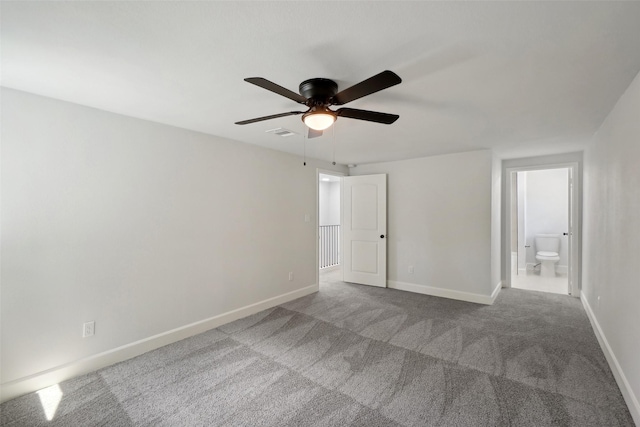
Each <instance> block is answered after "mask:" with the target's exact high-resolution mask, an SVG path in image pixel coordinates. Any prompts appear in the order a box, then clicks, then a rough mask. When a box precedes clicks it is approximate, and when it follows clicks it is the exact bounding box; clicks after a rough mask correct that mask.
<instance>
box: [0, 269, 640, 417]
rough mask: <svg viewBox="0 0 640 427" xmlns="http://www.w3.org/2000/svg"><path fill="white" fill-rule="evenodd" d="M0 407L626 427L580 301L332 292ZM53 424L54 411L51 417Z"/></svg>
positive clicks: (506, 293)
mask: <svg viewBox="0 0 640 427" xmlns="http://www.w3.org/2000/svg"><path fill="white" fill-rule="evenodd" d="M324 277H325V280H324V283H323V284H322V286H321V291H320V292H319V293H317V294H313V295H309V296H307V297H304V298H300V299H298V300H295V301H292V302H290V303H287V304H283V305H281V306H279V307H276V308H273V309H269V310H265V311H263V312H260V313H258V314H256V315H253V316H251V317H248V318H245V319H241V320H238V321H236V322H233V323H230V324H227V325H224V326H222V327H220V328H218V329H214V330H211V331H208V332H205V333H203V334H200V335H197V336H195V337H192V338H189V339H186V340H183V341H180V342H177V343H174V344H171V345H169V346H166V347H163V348H160V349H158V350H155V351H152V352H150V353H146V354H144V355H142V356H139V357H137V358H134V359H131V360H128V361H125V362H122V363H119V364H116V365H113V366H110V367H107V368H105V369H102V370H100V371H97V372H94V373H92V374H88V375H85V376H82V377H79V378H75V379H73V380H70V381H66V382H63V383H61V384H60V385H59V387H60V389H61V391H62V393H63V395H62V400H61V401H60V403H59V406H58V407H57V410H56V411H55V415H54V416H53V419H52V420H51V421H47V419H46V417H45V411H44V410H43V407H42V404H41V401H40V398H39V396H38V395H37V394H36V393H33V394H29V395H26V396H23V397H21V398H18V399H14V400H12V401H9V402H6V403H4V404H3V405H1V406H0V410H1V418H0V420H1V422H0V423H1V425H3V426H41V425H42V426H45V425H46V426H54V425H55V426H95V425H105V426H144V425H153V426H347V425H352V426H368V427H369V426H547V425H560V426H632V425H633V421H632V419H631V416H630V414H629V411H628V410H627V407H626V406H625V403H624V401H623V398H622V396H621V394H620V391H619V389H618V387H617V385H616V383H615V380H614V378H613V376H612V374H611V372H610V370H609V367H608V365H607V362H606V360H605V358H604V355H603V353H602V351H601V350H600V347H599V346H598V342H597V341H596V338H595V336H594V334H593V331H592V329H591V326H590V324H589V320H588V319H587V316H586V314H585V312H584V310H583V308H582V305H581V304H580V301H579V300H577V299H574V298H572V297H569V296H562V295H554V294H545V293H540V292H532V291H524V290H518V289H503V290H502V292H501V293H500V295H499V296H498V299H497V301H496V303H495V304H494V305H493V306H483V305H478V304H471V303H466V302H460V301H453V300H447V299H442V298H435V297H429V296H426V295H418V294H412V293H408V292H402V291H397V290H392V289H381V288H371V287H367V286H359V285H351V284H345V283H342V282H339V281H337V275H336V274H335V273H334V274H329V275H325V276H324ZM49 412H50V416H51V409H49Z"/></svg>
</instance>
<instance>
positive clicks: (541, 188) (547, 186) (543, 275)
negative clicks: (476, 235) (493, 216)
mask: <svg viewBox="0 0 640 427" xmlns="http://www.w3.org/2000/svg"><path fill="white" fill-rule="evenodd" d="M573 174H574V168H573V167H572V166H565V167H562V166H558V167H552V168H547V169H535V168H531V169H528V170H511V171H510V172H509V175H508V177H509V193H508V194H509V196H510V197H509V209H510V212H509V213H510V215H509V217H510V228H509V231H510V240H509V241H510V253H511V263H510V267H511V268H510V272H511V277H510V283H511V287H513V288H520V289H528V290H535V291H541V292H552V293H557V294H564V295H574V294H575V295H577V287H575V288H574V283H573V281H574V278H573V277H572V276H573V268H572V263H574V262H575V255H576V254H575V250H574V249H575V248H576V246H577V245H576V241H575V236H574V233H573V225H574V224H575V222H576V221H575V213H576V212H575V211H576V208H575V205H574V203H575V201H574V200H573V198H574V188H573Z"/></svg>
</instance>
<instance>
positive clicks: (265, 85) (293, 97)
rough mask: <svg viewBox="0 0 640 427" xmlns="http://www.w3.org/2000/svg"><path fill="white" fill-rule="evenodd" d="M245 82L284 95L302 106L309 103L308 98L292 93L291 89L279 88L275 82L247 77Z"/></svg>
mask: <svg viewBox="0 0 640 427" xmlns="http://www.w3.org/2000/svg"><path fill="white" fill-rule="evenodd" d="M244 81H245V82H249V83H251V84H254V85H256V86H260V87H261V88H263V89H266V90H269V91H271V92H274V93H277V94H278V95H282V96H284V97H285V98H289V99H291V100H293V101H296V102H298V103H300V104H304V103H305V102H307V98H305V97H304V96H302V95H300V94H297V93H295V92H293V91H290V90H289V89H286V88H284V87H282V86H279V85H277V84H275V83H273V82H270V81H269V80H267V79H263V78H262V77H247V78H246V79H244Z"/></svg>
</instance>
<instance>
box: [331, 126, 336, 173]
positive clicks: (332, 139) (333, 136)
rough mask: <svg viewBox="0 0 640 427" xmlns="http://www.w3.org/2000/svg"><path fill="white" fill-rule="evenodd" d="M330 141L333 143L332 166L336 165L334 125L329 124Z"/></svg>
mask: <svg viewBox="0 0 640 427" xmlns="http://www.w3.org/2000/svg"><path fill="white" fill-rule="evenodd" d="M331 142H332V143H333V166H335V165H336V126H335V125H333V126H331Z"/></svg>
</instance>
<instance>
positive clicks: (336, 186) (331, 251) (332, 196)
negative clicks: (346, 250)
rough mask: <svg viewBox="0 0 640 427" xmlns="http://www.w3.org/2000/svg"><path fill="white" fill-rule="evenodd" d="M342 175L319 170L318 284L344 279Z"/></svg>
mask: <svg viewBox="0 0 640 427" xmlns="http://www.w3.org/2000/svg"><path fill="white" fill-rule="evenodd" d="M341 201H342V176H341V175H337V174H336V173H335V172H333V173H332V172H328V171H318V270H319V271H318V275H319V282H318V283H321V282H333V281H340V280H341V279H342V270H341V264H342V263H341V260H342V229H341V221H342V207H341Z"/></svg>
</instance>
